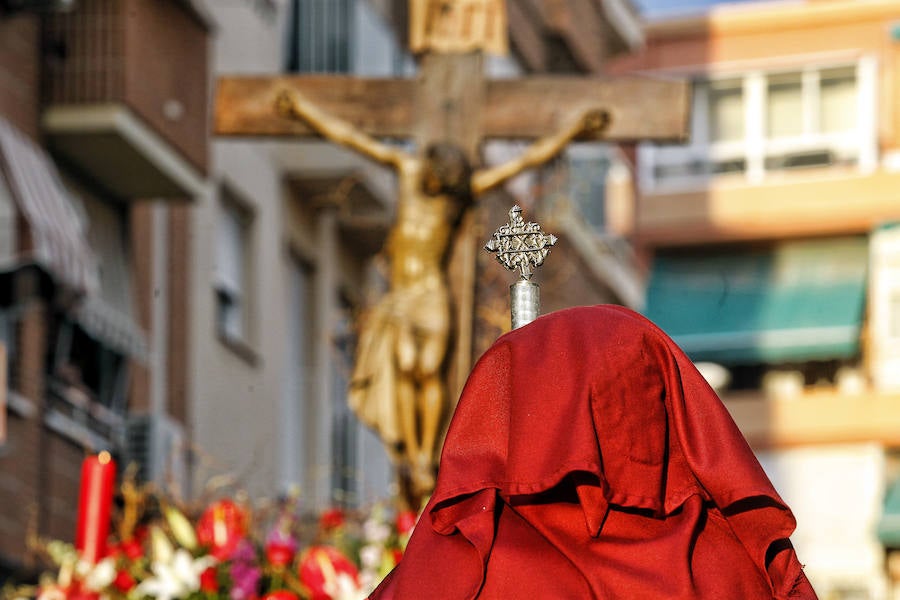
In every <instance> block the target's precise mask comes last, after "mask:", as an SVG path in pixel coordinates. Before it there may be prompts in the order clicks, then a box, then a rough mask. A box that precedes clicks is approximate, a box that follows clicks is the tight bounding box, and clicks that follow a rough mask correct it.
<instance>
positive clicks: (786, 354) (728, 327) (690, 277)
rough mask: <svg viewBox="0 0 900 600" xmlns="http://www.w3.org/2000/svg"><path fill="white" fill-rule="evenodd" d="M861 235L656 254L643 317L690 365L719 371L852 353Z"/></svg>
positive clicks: (863, 264) (859, 313)
mask: <svg viewBox="0 0 900 600" xmlns="http://www.w3.org/2000/svg"><path fill="white" fill-rule="evenodd" d="M868 252H869V246H868V239H867V238H866V236H851V237H840V238H822V239H810V240H791V241H785V242H780V243H778V244H775V245H774V246H773V247H771V248H745V249H732V250H721V251H718V252H710V251H708V250H704V251H696V252H686V253H685V252H682V253H669V254H660V255H658V256H656V257H655V258H654V261H653V271H652V275H651V277H650V285H649V286H648V289H647V311H646V314H647V316H648V317H649V318H650V319H651V320H652V321H654V322H655V323H656V324H657V325H659V326H660V327H661V328H662V329H663V330H664V331H665V332H666V333H668V334H669V335H670V336H672V338H673V339H674V340H675V342H676V343H677V344H678V345H679V346H681V348H682V349H683V350H684V351H685V352H687V354H688V356H690V357H691V358H692V359H693V360H695V361H711V362H716V363H719V364H723V365H741V364H744V365H750V364H779V363H788V362H806V361H816V360H834V359H849V358H853V357H856V356H858V355H859V352H860V338H861V334H862V322H863V311H864V309H865V301H866V273H867V265H868Z"/></svg>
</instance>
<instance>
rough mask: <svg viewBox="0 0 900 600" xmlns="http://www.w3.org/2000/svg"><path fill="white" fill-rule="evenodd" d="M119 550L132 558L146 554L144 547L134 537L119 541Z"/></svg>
mask: <svg viewBox="0 0 900 600" xmlns="http://www.w3.org/2000/svg"><path fill="white" fill-rule="evenodd" d="M119 551H120V552H121V553H122V554H124V555H125V556H127V557H128V558H129V559H131V560H137V559H139V558H141V557H142V556H144V547H143V546H141V543H140V542H139V541H137V540H136V539H134V538H131V539H130V540H124V541H123V542H120V543H119Z"/></svg>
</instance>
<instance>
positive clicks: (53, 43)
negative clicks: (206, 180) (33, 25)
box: [42, 0, 209, 200]
mask: <svg viewBox="0 0 900 600" xmlns="http://www.w3.org/2000/svg"><path fill="white" fill-rule="evenodd" d="M208 36H209V31H208V26H207V24H206V22H205V19H204V18H203V16H202V15H201V14H200V13H198V12H197V11H196V10H195V9H194V8H193V6H192V5H191V4H190V2H189V0H82V1H80V2H79V3H78V4H77V7H76V9H75V10H74V11H72V12H68V13H63V14H57V15H52V16H48V17H47V19H46V21H45V24H44V30H43V53H44V56H43V61H44V69H43V77H44V79H43V98H44V102H45V105H44V112H43V119H42V122H43V129H44V133H45V134H46V136H47V139H48V143H49V146H50V147H51V149H52V150H53V151H54V152H55V153H56V154H57V155H58V156H59V157H60V158H62V159H63V160H64V161H65V162H66V163H68V164H69V165H70V166H71V167H72V168H73V169H74V170H76V171H79V172H81V173H82V174H84V175H85V176H87V177H89V178H90V179H92V180H94V181H96V182H97V183H99V184H100V186H102V187H103V188H105V189H106V191H108V192H109V193H110V194H111V195H113V196H115V197H117V198H120V199H122V200H126V199H137V198H185V197H192V196H195V195H197V194H198V193H200V191H201V189H202V186H203V177H204V172H205V170H206V165H207V139H208V136H207V121H208V114H207V110H208V109H207V91H208V73H207V71H208Z"/></svg>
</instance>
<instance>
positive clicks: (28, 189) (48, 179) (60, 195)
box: [0, 117, 99, 294]
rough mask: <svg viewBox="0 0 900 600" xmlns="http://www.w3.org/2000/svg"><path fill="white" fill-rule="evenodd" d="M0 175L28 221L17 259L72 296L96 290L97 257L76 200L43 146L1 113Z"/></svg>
mask: <svg viewBox="0 0 900 600" xmlns="http://www.w3.org/2000/svg"><path fill="white" fill-rule="evenodd" d="M0 176H2V177H3V178H4V179H5V180H6V187H7V188H8V190H9V193H10V194H11V196H12V198H13V199H14V201H15V205H16V208H17V210H18V212H19V213H20V214H21V215H22V217H24V219H25V221H26V222H27V224H28V233H27V235H26V240H25V244H24V251H21V250H20V251H19V252H18V255H19V256H18V261H19V262H21V263H26V262H33V263H36V264H38V265H39V266H41V267H42V268H44V269H45V270H46V271H47V272H48V273H49V274H50V275H51V276H52V277H53V280H54V281H55V282H56V283H57V284H60V285H62V286H64V287H66V288H68V289H69V290H71V291H73V292H75V293H77V294H90V293H96V291H97V289H98V286H99V281H98V271H97V260H96V257H95V256H94V254H93V252H92V251H91V249H90V246H89V245H88V242H87V237H86V235H85V231H86V223H85V218H84V215H83V213H82V211H81V210H80V209H81V204H80V202H79V200H78V199H77V198H76V197H75V196H73V195H72V194H70V193H69V192H68V191H67V190H66V188H65V186H64V185H63V183H62V180H61V178H60V175H59V172H58V171H57V170H56V166H55V165H54V164H53V161H52V160H51V159H50V157H49V156H48V155H47V153H46V152H45V151H44V149H43V148H41V147H40V146H38V145H37V144H35V143H34V142H33V141H32V140H31V139H30V138H29V137H28V136H26V135H25V134H23V133H22V132H21V131H19V130H17V129H16V128H15V127H14V126H13V125H11V124H10V123H9V122H8V121H6V120H4V119H3V118H2V117H0ZM21 247H22V246H21V245H20V248H21Z"/></svg>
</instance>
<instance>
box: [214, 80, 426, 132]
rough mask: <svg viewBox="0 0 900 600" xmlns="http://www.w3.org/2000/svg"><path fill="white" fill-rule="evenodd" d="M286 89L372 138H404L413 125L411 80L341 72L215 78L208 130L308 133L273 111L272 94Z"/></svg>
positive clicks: (412, 89) (413, 86)
mask: <svg viewBox="0 0 900 600" xmlns="http://www.w3.org/2000/svg"><path fill="white" fill-rule="evenodd" d="M284 88H292V89H295V90H297V91H299V92H300V93H302V94H303V95H304V96H306V97H307V98H309V99H310V100H312V101H313V102H315V103H316V104H318V105H319V106H321V107H323V108H326V109H327V110H328V112H329V113H331V114H332V115H334V116H335V117H338V118H340V119H344V120H345V121H348V122H350V123H353V124H354V125H355V126H356V127H358V128H359V129H361V130H363V131H365V132H366V133H368V134H369V135H372V136H375V137H397V138H401V137H409V136H411V135H412V128H413V123H414V115H413V111H414V109H413V107H414V91H415V80H412V79H363V78H357V77H349V76H341V75H304V76H296V77H291V76H286V77H252V76H251V77H220V78H219V81H218V86H217V89H216V104H215V111H214V116H213V118H214V132H215V133H216V134H217V135H226V136H230V135H234V136H310V135H313V133H312V131H311V130H310V129H309V127H307V126H306V125H304V124H303V123H302V122H300V121H298V120H296V119H288V118H284V117H281V116H279V115H277V114H276V112H275V97H276V95H277V94H278V92H279V91H280V90H283V89H284Z"/></svg>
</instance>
